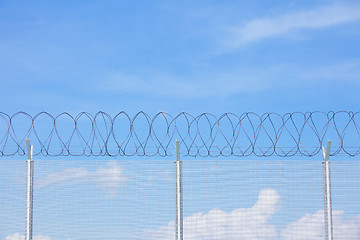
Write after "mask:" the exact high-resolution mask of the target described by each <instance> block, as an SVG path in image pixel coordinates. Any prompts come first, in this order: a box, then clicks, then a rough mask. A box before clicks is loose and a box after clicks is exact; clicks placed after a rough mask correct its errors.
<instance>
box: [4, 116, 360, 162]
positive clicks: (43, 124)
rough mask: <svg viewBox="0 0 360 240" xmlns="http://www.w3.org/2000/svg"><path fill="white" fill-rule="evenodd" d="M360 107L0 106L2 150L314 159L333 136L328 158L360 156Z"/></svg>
mask: <svg viewBox="0 0 360 240" xmlns="http://www.w3.org/2000/svg"><path fill="white" fill-rule="evenodd" d="M359 125H360V112H351V111H339V112H304V113H303V112H293V113H285V114H278V113H264V114H257V113H253V112H246V113H243V114H235V113H224V114H222V115H221V116H215V115H213V114H210V113H202V114H199V115H196V116H193V115H191V114H189V113H186V112H182V113H180V114H178V115H176V116H172V115H170V114H168V113H165V112H159V113H157V114H155V115H154V116H150V115H148V114H147V113H145V112H138V113H137V114H135V115H134V116H130V115H129V114H127V113H126V112H119V113H117V114H115V115H113V116H111V115H110V114H108V113H106V112H97V113H96V114H91V113H88V112H81V113H79V114H76V115H72V114H70V113H67V112H63V113H60V114H57V115H52V114H50V113H48V112H40V113H37V114H35V115H31V114H29V113H26V112H17V113H15V114H12V115H9V114H6V113H4V112H0V156H14V155H20V156H22V155H25V154H26V148H25V141H26V139H30V141H31V144H33V145H35V147H34V155H35V156H36V155H42V156H149V157H151V156H161V157H165V156H172V155H174V149H175V141H176V140H179V141H180V144H181V154H182V155H183V156H189V157H220V156H222V157H230V156H234V157H246V156H259V157H269V156H278V157H290V156H295V155H297V156H299V155H300V156H308V157H312V156H315V155H317V154H319V153H320V152H321V146H322V145H325V144H326V143H325V142H326V141H327V139H331V140H332V150H331V154H330V155H331V156H334V155H347V156H352V157H353V156H357V155H359V154H360V126H359Z"/></svg>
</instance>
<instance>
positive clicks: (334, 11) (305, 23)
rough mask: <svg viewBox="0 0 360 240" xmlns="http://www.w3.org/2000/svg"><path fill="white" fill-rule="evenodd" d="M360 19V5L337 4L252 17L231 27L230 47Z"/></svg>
mask: <svg viewBox="0 0 360 240" xmlns="http://www.w3.org/2000/svg"><path fill="white" fill-rule="evenodd" d="M356 20H360V5H338V6H330V7H324V8H321V9H318V10H312V11H302V12H295V13H291V14H287V15H284V16H279V17H275V18H260V19H254V20H252V21H249V22H247V23H245V24H244V25H243V26H242V27H238V28H232V29H231V32H232V33H233V34H234V37H233V39H232V41H231V43H230V44H229V45H230V47H239V46H241V45H243V44H245V43H250V42H254V41H258V40H261V39H264V38H268V37H272V36H275V35H280V34H284V33H286V32H288V31H291V30H294V29H301V28H303V29H315V28H325V27H330V26H333V25H337V24H342V23H347V22H352V21H356Z"/></svg>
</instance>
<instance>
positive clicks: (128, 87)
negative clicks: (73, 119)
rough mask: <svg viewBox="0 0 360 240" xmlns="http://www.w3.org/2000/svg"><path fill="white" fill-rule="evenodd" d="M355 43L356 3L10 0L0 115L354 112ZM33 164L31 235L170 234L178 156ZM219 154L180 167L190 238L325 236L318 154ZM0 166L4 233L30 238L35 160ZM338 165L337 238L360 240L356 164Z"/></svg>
mask: <svg viewBox="0 0 360 240" xmlns="http://www.w3.org/2000/svg"><path fill="white" fill-rule="evenodd" d="M359 42H360V4H359V2H358V1H338V0H329V1H322V0H319V1H285V0H283V1H257V0H255V1H251V2H250V1H248V2H244V1H201V2H200V1H198V2H194V1H181V2H175V1H92V0H89V1H76V2H74V1H61V2H60V1H31V2H28V1H17V0H12V1H10V0H2V1H0V56H1V58H0V81H1V86H2V93H1V95H0V101H1V102H2V105H1V106H2V108H1V110H0V111H1V112H5V113H7V114H9V115H11V114H13V113H15V112H17V111H26V112H29V113H31V114H36V113H38V112H41V111H48V112H50V113H52V114H54V115H56V114H59V113H61V112H63V111H67V112H70V113H72V114H75V115H76V114H78V113H79V112H82V111H87V112H90V113H92V114H95V113H96V112H98V111H105V112H107V113H109V114H111V115H112V116H113V115H114V114H115V113H117V112H120V111H126V112H128V113H129V114H130V115H131V116H133V115H134V114H135V113H137V112H138V111H141V110H143V111H145V112H147V113H148V114H149V115H151V116H153V115H154V114H155V113H157V112H159V111H165V112H168V113H170V114H172V115H173V116H176V115H177V114H178V113H180V112H182V111H186V112H189V113H191V114H193V115H196V114H199V113H202V112H210V113H213V114H215V115H217V116H220V115H221V114H222V113H224V112H235V113H237V114H238V115H240V114H241V113H243V112H247V111H252V112H256V113H259V114H262V113H264V112H278V113H280V114H283V113H286V112H295V111H303V112H305V111H315V110H320V111H325V112H326V111H331V110H332V111H338V110H348V111H358V106H359V104H360V98H359V97H358V89H359V87H360V47H359ZM355 138H356V136H355ZM351 139H352V138H351ZM334 141H335V140H334ZM19 158H23V157H19ZM35 160H38V163H36V165H35V169H38V170H37V172H36V174H37V175H36V177H35V181H36V186H35V191H36V193H35V200H36V203H35V204H37V205H35V208H36V209H37V210H36V211H37V214H38V215H35V222H37V225H35V228H34V234H35V236H36V237H35V239H34V240H58V239H59V240H60V239H61V240H62V239H64V240H71V239H73V240H75V239H83V237H84V235H81V233H82V234H85V233H86V234H88V236H87V239H90V238H91V237H93V238H94V239H96V237H97V235H96V234H98V235H99V236H101V237H102V238H103V239H114V238H116V237H114V234H117V232H116V231H115V230H114V229H121V230H122V234H123V238H119V236H117V237H118V238H117V239H130V237H133V239H157V240H158V239H169V238H172V237H173V235H172V234H173V231H172V229H173V222H172V221H173V219H174V205H173V204H174V202H173V200H174V199H173V198H174V178H173V174H174V166H173V161H172V160H169V161H168V159H167V160H162V161H157V160H156V161H155V160H150V159H145V160H144V159H142V161H132V160H129V161H127V162H126V161H122V159H119V158H118V159H111V160H109V159H106V160H101V159H100V160H99V159H97V160H91V161H89V159H86V160H87V161H86V163H87V164H86V165H84V162H83V161H81V160H78V161H73V160H69V159H68V161H61V159H57V160H56V159H51V160H48V159H47V160H42V162H40V161H41V160H39V159H35ZM58 160H60V161H58ZM218 160H219V161H217V160H214V159H213V160H210V161H198V160H195V161H190V160H189V161H187V162H186V163H184V177H185V178H184V184H185V185H184V187H185V188H184V201H185V202H184V217H185V220H184V224H185V229H186V231H185V234H186V237H187V239H197V240H199V239H203V240H212V239H214V237H216V235H214V234H212V235H211V230H212V229H220V228H224V226H226V227H225V233H224V234H225V235H223V237H224V236H225V237H226V238H227V239H230V240H233V239H232V238H235V239H237V236H238V235H239V234H241V231H243V230H244V229H242V228H241V227H240V226H245V227H246V229H248V230H249V231H250V232H251V233H254V234H255V233H256V232H258V233H259V236H258V238H257V239H258V240H265V239H281V240H288V239H294V238H293V237H294V236H297V238H296V239H297V240H304V239H310V237H314V236H318V237H319V239H323V237H322V236H321V234H323V232H322V230H323V229H322V224H323V222H322V221H323V215H322V212H321V209H322V208H323V205H322V204H323V203H322V200H323V199H322V182H321V181H322V175H321V174H322V169H321V156H318V158H316V161H313V162H311V161H306V160H305V161H299V163H302V165H301V164H299V165H297V164H295V163H296V161H292V162H291V163H287V162H278V163H276V162H272V163H270V162H268V163H266V164H265V163H264V162H260V161H259V162H252V161H250V162H246V161H244V162H232V161H220V159H218ZM338 160H339V159H338ZM147 161H149V162H147ZM265 162H266V161H265ZM0 165H1V167H0V169H1V170H0V177H1V178H0V189H2V190H1V192H0V193H1V194H0V239H1V240H3V239H5V240H21V239H22V235H23V229H24V218H23V217H24V216H23V215H24V211H25V210H24V205H25V202H24V198H23V197H24V196H23V195H24V192H25V190H24V181H25V178H24V173H25V172H24V171H25V162H24V161H14V160H13V161H7V160H6V161H5V160H3V161H2V162H0ZM333 165H334V168H333V171H334V172H333V181H334V182H333V183H334V221H336V226H337V227H338V228H337V230H336V231H337V234H338V235H337V237H338V239H340V240H345V239H346V240H348V239H350V238H351V237H353V239H358V238H359V237H360V236H359V235H358V234H359V232H360V215H359V214H360V209H359V205H358V204H356V203H358V202H359V199H358V198H359V196H360V194H359V188H356V187H354V186H357V185H358V180H357V179H358V170H357V169H358V165H359V164H358V162H356V161H353V162H349V163H348V164H347V163H344V164H343V165H342V163H341V162H335V163H334V164H333ZM204 166H206V167H204ZM236 170H238V171H239V172H240V173H243V174H239V172H237V171H236ZM291 173H293V174H294V175H295V177H294V176H292V175H291ZM265 177H267V178H265ZM268 179H269V180H268ZM355 180H357V182H356V181H355ZM348 183H349V184H348ZM233 186H235V187H233ZM231 187H232V188H231ZM229 188H231V191H230V190H229ZM4 192H6V194H4ZM214 192H217V193H219V194H218V195H211V193H214ZM144 196H147V198H144ZM204 196H206V197H207V198H206V200H204V198H203V197H204ZM345 196H351V197H349V198H347V197H345ZM53 199H58V200H59V201H53ZM211 199H212V200H211ZM349 199H350V200H349ZM60 200H62V201H60ZM227 200H228V201H227ZM53 209H62V210H63V211H58V212H57V213H56V214H55V215H51V213H52V211H53ZM114 212H115V213H116V215H114V214H113V213H114ZM119 216H128V219H127V221H126V222H124V221H120V220H119V219H118V217H119ZM141 216H146V217H145V218H142V217H141ZM249 218H252V219H258V220H259V219H260V220H259V221H258V222H256V221H253V222H251V221H250V222H249V221H247V220H246V219H249ZM149 219H150V220H152V221H148V220H149ZM214 219H217V220H218V222H216V221H215V222H214V221H213V220H214ZM244 219H245V220H244ZM225 223H226V224H225ZM4 226H5V227H4ZM89 226H91V227H93V228H90V229H89ZM299 226H300V229H306V231H301V232H302V234H299ZM4 229H6V231H5V230H4ZM96 229H97V230H96ZM68 230H69V231H68ZM70 230H71V231H70ZM223 230H224V229H223ZM260 230H261V231H260ZM92 231H93V232H92ZM96 231H98V232H96ZM219 231H220V230H219ZM239 231H240V232H239ZM219 234H220V233H219ZM226 234H227V235H226ZM306 234H308V235H306ZM145 236H146V237H145ZM253 239H254V238H253ZM314 239H316V240H317V238H314Z"/></svg>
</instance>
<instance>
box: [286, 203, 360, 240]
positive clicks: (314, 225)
mask: <svg viewBox="0 0 360 240" xmlns="http://www.w3.org/2000/svg"><path fill="white" fill-rule="evenodd" d="M343 214H344V212H343V211H339V210H335V211H333V214H332V216H333V226H334V227H333V229H334V239H337V240H350V239H351V240H352V239H353V240H355V239H356V240H358V239H360V215H358V216H356V217H354V218H352V219H346V220H344V219H343ZM280 236H281V239H282V240H290V239H292V240H323V239H324V237H325V231H324V211H323V210H319V211H317V212H316V213H314V214H306V215H305V216H303V217H302V218H300V219H299V220H297V221H296V222H293V223H290V224H288V225H287V226H286V228H285V229H283V230H282V231H281V234H280Z"/></svg>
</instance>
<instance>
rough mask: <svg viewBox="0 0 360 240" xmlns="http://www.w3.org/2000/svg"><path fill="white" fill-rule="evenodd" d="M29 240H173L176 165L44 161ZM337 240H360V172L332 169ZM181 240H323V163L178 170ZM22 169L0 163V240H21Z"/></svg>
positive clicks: (221, 164)
mask: <svg viewBox="0 0 360 240" xmlns="http://www.w3.org/2000/svg"><path fill="white" fill-rule="evenodd" d="M34 162H35V166H34V171H35V175H34V181H35V186H34V226H33V231H34V233H33V236H34V237H33V239H34V240H82V239H93V240H95V239H124V240H125V239H126V240H140V239H145V240H155V239H156V240H162V239H164V240H165V239H166V240H169V239H175V164H174V161H172V160H168V159H163V160H153V159H143V160H116V159H113V160H78V159H77V160H70V159H69V160H64V161H61V160H41V159H35V160H34ZM330 166H331V181H332V199H333V223H334V227H333V229H334V239H335V240H359V239H360V188H359V183H360V178H359V177H358V173H359V172H360V162H359V161H356V160H341V159H339V160H334V161H331V164H330ZM182 171H183V179H182V181H183V209H184V212H183V215H184V220H183V224H184V229H183V230H184V239H185V240H190V239H191V240H199V239H201V240H215V239H227V240H235V239H245V240H250V239H251V240H270V239H271V240H273V239H276V240H292V239H295V240H308V239H314V240H317V239H319V240H320V239H321V240H322V239H324V233H325V231H324V212H323V209H324V196H323V188H324V183H323V169H322V161H321V160H284V159H283V160H223V159H219V160H183V161H182ZM25 180H26V161H24V160H1V161H0V239H1V240H20V239H23V236H24V229H25V187H26V184H25Z"/></svg>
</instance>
